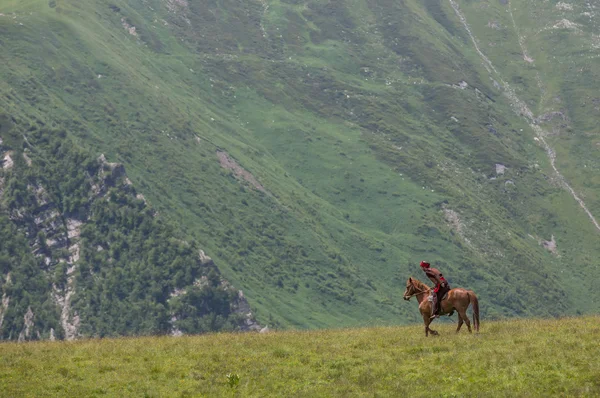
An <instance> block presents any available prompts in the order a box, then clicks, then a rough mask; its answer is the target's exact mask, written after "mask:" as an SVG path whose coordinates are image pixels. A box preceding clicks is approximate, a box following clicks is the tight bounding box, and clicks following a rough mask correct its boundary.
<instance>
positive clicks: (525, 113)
mask: <svg viewBox="0 0 600 398" xmlns="http://www.w3.org/2000/svg"><path fill="white" fill-rule="evenodd" d="M448 1H449V2H450V5H451V6H452V8H453V9H454V12H455V13H456V16H457V17H458V19H459V20H460V22H461V23H462V25H463V27H464V28H465V30H466V31H467V33H468V34H469V37H470V38H471V41H472V42H473V46H474V47H475V51H477V53H478V54H479V56H480V57H481V59H482V60H483V66H484V67H485V69H486V70H487V71H488V73H489V74H490V78H493V77H495V78H496V79H498V80H499V81H500V82H501V83H502V86H503V87H504V95H506V97H507V98H508V99H509V101H510V104H511V106H512V108H513V111H514V112H515V113H517V114H518V115H520V116H522V117H524V118H525V119H527V122H528V123H529V126H530V127H531V129H532V130H533V131H534V133H535V135H536V138H537V139H538V141H539V142H540V143H541V144H542V146H543V147H544V150H545V152H546V155H547V156H548V159H550V165H551V167H552V169H553V170H554V172H555V173H556V176H557V178H558V180H559V181H560V183H561V185H562V186H563V187H564V188H565V189H566V190H567V191H568V192H569V193H570V194H571V196H573V198H574V199H575V200H576V201H577V203H579V206H581V208H582V209H583V210H584V211H585V213H586V214H587V216H588V218H589V219H590V221H591V222H592V223H593V224H594V226H595V227H596V229H597V230H598V231H600V224H598V221H596V218H595V217H594V215H593V214H592V213H591V212H590V211H589V209H588V208H587V206H586V205H585V202H584V201H583V199H581V198H580V197H579V195H578V194H577V192H575V190H574V189H573V188H572V187H571V185H569V183H568V181H567V180H566V179H565V177H564V176H563V175H562V174H561V173H560V171H559V170H558V168H557V167H556V152H554V149H552V147H551V146H550V144H548V142H547V141H546V137H547V135H548V133H547V132H546V131H544V130H543V129H542V128H541V127H540V126H539V125H537V124H535V120H536V117H535V115H534V114H533V112H532V111H531V109H529V107H528V106H527V104H526V103H525V102H524V101H522V100H521V99H520V98H519V97H518V96H517V94H516V93H515V91H514V89H513V88H512V87H511V86H510V85H509V84H508V83H507V82H506V81H505V80H504V79H503V78H502V75H501V74H500V73H499V72H498V71H497V70H496V68H495V67H494V65H493V64H492V62H491V61H490V60H489V58H488V57H486V55H485V54H484V53H483V52H482V51H481V49H480V48H479V45H478V44H477V40H476V38H475V36H474V35H473V32H472V31H471V28H470V27H469V24H468V23H467V19H466V18H465V16H464V15H463V13H462V11H461V10H460V7H459V5H458V3H457V2H456V0H448ZM508 7H509V10H510V7H511V3H510V1H509V2H508ZM510 13H511V19H512V21H513V25H514V29H515V32H516V34H517V37H518V38H519V46H520V47H521V50H522V52H523V56H524V57H528V55H527V50H526V48H525V45H524V42H523V39H522V38H521V36H519V31H518V28H517V25H516V22H515V20H514V18H513V16H512V10H510ZM492 75H493V77H492ZM538 84H539V85H540V89H542V88H543V85H544V84H543V81H542V79H541V77H539V74H538ZM541 93H542V94H541V95H542V96H543V95H544V90H543V89H542V91H541Z"/></svg>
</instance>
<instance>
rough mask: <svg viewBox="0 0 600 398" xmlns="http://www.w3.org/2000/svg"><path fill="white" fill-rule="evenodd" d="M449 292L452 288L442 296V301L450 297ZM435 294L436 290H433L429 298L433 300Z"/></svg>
mask: <svg viewBox="0 0 600 398" xmlns="http://www.w3.org/2000/svg"><path fill="white" fill-rule="evenodd" d="M448 293H450V290H448V291H447V292H446V293H444V295H443V296H442V299H441V300H440V302H442V301H444V300H446V299H447V298H448ZM434 294H435V292H434V291H433V290H432V291H431V293H430V294H429V297H428V300H429V301H433V295H434Z"/></svg>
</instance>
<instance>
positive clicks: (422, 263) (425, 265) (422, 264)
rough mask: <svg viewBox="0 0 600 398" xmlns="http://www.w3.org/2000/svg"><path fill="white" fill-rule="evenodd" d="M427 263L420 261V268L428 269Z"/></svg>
mask: <svg viewBox="0 0 600 398" xmlns="http://www.w3.org/2000/svg"><path fill="white" fill-rule="evenodd" d="M429 265H430V264H429V263H427V262H425V261H421V267H423V268H429Z"/></svg>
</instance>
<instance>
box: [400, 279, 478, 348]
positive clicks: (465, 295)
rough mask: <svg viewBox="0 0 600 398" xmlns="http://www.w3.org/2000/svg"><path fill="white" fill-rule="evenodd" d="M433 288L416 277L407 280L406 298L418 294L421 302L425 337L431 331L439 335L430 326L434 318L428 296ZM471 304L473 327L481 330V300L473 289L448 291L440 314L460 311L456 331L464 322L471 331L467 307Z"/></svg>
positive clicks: (420, 308)
mask: <svg viewBox="0 0 600 398" xmlns="http://www.w3.org/2000/svg"><path fill="white" fill-rule="evenodd" d="M430 292H431V289H430V288H429V286H427V285H426V284H424V283H423V282H421V281H419V280H417V279H414V278H408V280H407V281H406V290H405V291H404V296H403V297H404V300H407V301H408V300H410V298H411V297H413V296H416V297H417V301H418V302H419V311H420V312H421V315H422V316H423V322H424V323H425V337H427V336H429V333H431V334H432V335H434V336H437V335H439V333H438V332H436V331H435V330H432V329H430V328H429V325H430V324H431V322H433V319H432V318H431V313H432V308H431V304H432V303H431V301H429V300H428V299H427V298H428V297H429V294H430ZM469 304H472V305H473V327H474V328H475V331H476V332H479V301H478V300H477V296H476V295H475V293H474V292H473V291H472V290H466V289H463V288H460V287H458V288H455V289H452V290H450V291H449V292H448V297H447V298H446V299H445V300H443V301H442V302H441V305H440V315H446V314H450V315H452V313H454V311H457V312H458V327H457V328H456V333H458V332H459V331H460V328H461V327H462V324H463V322H464V323H466V324H467V328H469V333H472V331H471V323H470V322H469V317H468V316H467V308H469Z"/></svg>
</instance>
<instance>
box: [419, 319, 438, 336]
mask: <svg viewBox="0 0 600 398" xmlns="http://www.w3.org/2000/svg"><path fill="white" fill-rule="evenodd" d="M431 321H432V319H431V318H430V315H429V314H427V313H425V314H423V323H424V324H425V337H427V336H429V333H431V335H432V336H438V335H439V333H438V332H436V331H435V330H433V329H431V328H430V327H429V325H431Z"/></svg>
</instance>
